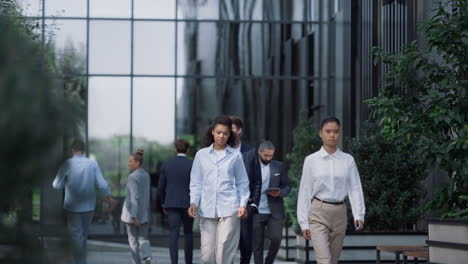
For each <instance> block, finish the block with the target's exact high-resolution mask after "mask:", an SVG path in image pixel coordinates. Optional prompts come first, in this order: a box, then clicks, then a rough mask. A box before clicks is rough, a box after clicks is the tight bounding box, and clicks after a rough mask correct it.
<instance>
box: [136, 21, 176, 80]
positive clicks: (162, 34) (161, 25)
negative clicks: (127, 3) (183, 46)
mask: <svg viewBox="0 0 468 264" xmlns="http://www.w3.org/2000/svg"><path fill="white" fill-rule="evenodd" d="M134 34H135V35H134V37H135V42H134V72H135V73H136V74H171V75H173V74H175V73H174V72H175V68H174V67H175V53H174V49H175V22H135V33H134Z"/></svg>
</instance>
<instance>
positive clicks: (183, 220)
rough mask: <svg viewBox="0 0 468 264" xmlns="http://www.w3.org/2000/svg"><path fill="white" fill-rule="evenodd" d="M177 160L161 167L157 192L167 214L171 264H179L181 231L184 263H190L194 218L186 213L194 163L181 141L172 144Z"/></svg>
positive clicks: (183, 141)
mask: <svg viewBox="0 0 468 264" xmlns="http://www.w3.org/2000/svg"><path fill="white" fill-rule="evenodd" d="M174 147H175V151H176V153H177V156H176V157H175V158H173V159H170V160H168V161H166V162H164V164H163V165H162V167H161V176H160V178H159V184H158V190H159V195H160V200H161V203H162V206H163V211H164V213H165V214H167V217H168V220H169V227H170V229H171V235H170V242H169V252H170V255H171V262H172V264H177V263H178V251H179V229H180V226H181V224H182V226H183V227H184V238H185V263H187V264H191V263H192V255H193V254H192V252H193V231H192V229H193V218H191V217H189V215H188V213H187V210H188V208H189V207H190V189H189V186H190V171H191V170H192V164H193V161H192V160H190V159H188V158H187V152H188V149H189V147H190V145H189V143H188V142H187V141H186V140H184V139H179V140H177V141H176V142H175V144H174Z"/></svg>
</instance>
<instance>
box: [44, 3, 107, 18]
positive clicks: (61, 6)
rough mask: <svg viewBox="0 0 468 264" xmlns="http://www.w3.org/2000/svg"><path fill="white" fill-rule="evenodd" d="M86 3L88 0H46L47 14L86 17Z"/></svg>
mask: <svg viewBox="0 0 468 264" xmlns="http://www.w3.org/2000/svg"><path fill="white" fill-rule="evenodd" d="M98 1H100V0H98ZM86 5H87V3H86V0H73V1H63V0H45V15H46V16H58V17H64V16H65V17H86Z"/></svg>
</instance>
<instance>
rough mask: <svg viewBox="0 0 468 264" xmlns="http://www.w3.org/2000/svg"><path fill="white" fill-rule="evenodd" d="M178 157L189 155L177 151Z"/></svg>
mask: <svg viewBox="0 0 468 264" xmlns="http://www.w3.org/2000/svg"><path fill="white" fill-rule="evenodd" d="M177 157H187V155H186V154H184V153H177Z"/></svg>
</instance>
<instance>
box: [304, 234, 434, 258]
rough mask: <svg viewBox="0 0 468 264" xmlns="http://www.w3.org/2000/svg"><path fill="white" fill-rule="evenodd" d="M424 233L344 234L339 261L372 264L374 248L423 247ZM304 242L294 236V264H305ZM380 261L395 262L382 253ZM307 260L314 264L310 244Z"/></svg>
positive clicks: (390, 256) (425, 235)
mask: <svg viewBox="0 0 468 264" xmlns="http://www.w3.org/2000/svg"><path fill="white" fill-rule="evenodd" d="M426 240H427V233H425V232H351V233H348V234H346V238H345V241H344V245H343V251H342V252H341V256H340V261H343V262H350V263H360V261H362V263H372V262H374V263H375V261H376V251H375V248H376V246H378V245H379V246H392V245H424V244H425V242H426ZM305 245H306V242H305V239H304V238H303V237H302V236H296V263H306V250H305V249H306V247H305ZM381 259H382V260H384V261H385V260H393V261H394V260H395V255H394V254H390V253H386V252H382V253H381ZM309 260H310V261H312V263H315V255H314V249H313V248H312V243H310V249H309Z"/></svg>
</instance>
